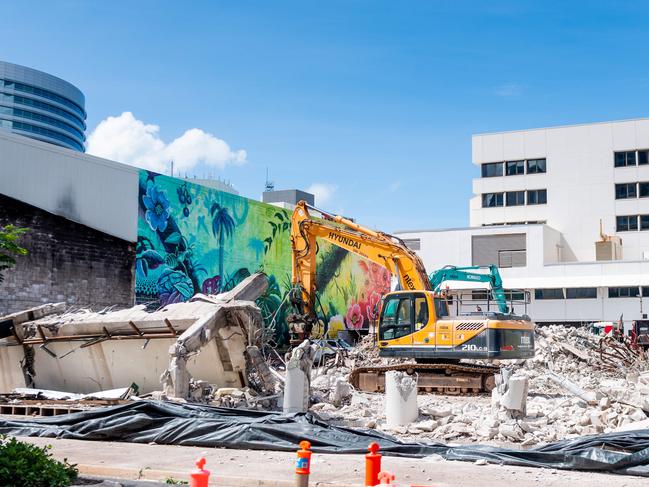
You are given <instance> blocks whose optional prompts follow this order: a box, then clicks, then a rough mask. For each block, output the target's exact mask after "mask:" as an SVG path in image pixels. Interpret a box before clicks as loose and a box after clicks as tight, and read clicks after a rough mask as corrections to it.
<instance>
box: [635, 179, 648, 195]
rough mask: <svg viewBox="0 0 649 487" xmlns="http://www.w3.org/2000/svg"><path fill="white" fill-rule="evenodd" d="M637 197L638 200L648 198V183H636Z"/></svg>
mask: <svg viewBox="0 0 649 487" xmlns="http://www.w3.org/2000/svg"><path fill="white" fill-rule="evenodd" d="M638 195H639V196H640V198H646V197H647V196H649V182H642V183H638Z"/></svg>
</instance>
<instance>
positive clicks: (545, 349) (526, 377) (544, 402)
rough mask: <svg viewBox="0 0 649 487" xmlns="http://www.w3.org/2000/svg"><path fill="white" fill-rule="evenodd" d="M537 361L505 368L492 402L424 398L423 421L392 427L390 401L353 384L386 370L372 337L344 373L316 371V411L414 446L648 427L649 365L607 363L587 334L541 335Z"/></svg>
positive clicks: (526, 441) (557, 330)
mask: <svg viewBox="0 0 649 487" xmlns="http://www.w3.org/2000/svg"><path fill="white" fill-rule="evenodd" d="M537 331H538V333H537V341H536V349H537V352H536V356H535V357H534V358H533V359H530V360H520V361H515V362H514V363H511V362H510V363H506V362H503V363H501V364H500V365H501V366H503V369H501V373H500V374H499V375H497V376H496V384H497V386H496V388H495V389H494V390H493V391H492V395H491V397H488V396H443V395H433V394H420V395H419V396H418V402H419V417H418V419H417V421H414V422H412V423H411V424H409V425H407V426H396V427H389V426H388V425H387V422H386V417H385V411H384V402H385V396H384V395H383V394H370V393H363V392H360V391H355V390H353V388H352V387H351V386H350V385H349V383H347V382H346V377H347V376H348V374H349V372H350V371H351V368H353V367H354V366H358V365H386V364H388V363H390V362H391V360H386V359H381V358H379V357H378V354H377V353H376V351H375V349H374V347H373V344H372V342H371V339H370V338H366V339H364V340H363V341H362V342H361V343H360V344H359V346H358V347H357V348H356V350H355V351H354V352H352V353H350V354H349V356H348V357H347V359H346V360H345V366H343V367H337V368H336V367H333V368H328V369H318V370H314V371H313V374H312V381H311V386H312V389H313V390H312V399H313V400H314V402H315V404H314V405H313V406H312V407H311V410H312V411H314V412H316V413H317V414H318V415H319V416H320V417H321V418H323V419H325V420H329V421H331V422H333V423H335V424H339V425H344V426H352V427H360V428H371V429H377V430H381V431H385V432H387V433H390V434H394V435H396V436H398V437H400V438H402V439H409V440H424V441H425V440H443V441H453V442H460V443H462V442H491V443H498V444H501V443H516V444H520V445H522V446H524V447H525V446H528V445H537V444H541V443H546V442H551V441H556V440H559V439H564V438H574V437H578V436H582V435H589V434H596V433H602V432H612V431H625V430H627V431H628V430H633V429H643V428H647V427H649V418H648V415H649V370H647V369H648V368H649V364H648V363H646V362H645V363H641V362H638V363H634V364H632V366H630V365H629V364H628V363H627V364H622V363H620V364H619V366H618V367H616V368H612V367H610V365H608V364H605V363H603V362H602V359H601V357H600V353H599V340H600V339H601V338H600V337H598V336H596V335H593V334H591V333H589V332H588V331H587V330H585V329H576V328H566V327H562V326H549V327H544V328H539V329H538V330H537Z"/></svg>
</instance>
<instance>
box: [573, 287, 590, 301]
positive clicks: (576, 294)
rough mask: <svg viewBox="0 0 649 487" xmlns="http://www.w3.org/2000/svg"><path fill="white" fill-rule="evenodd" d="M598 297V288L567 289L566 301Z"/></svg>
mask: <svg viewBox="0 0 649 487" xmlns="http://www.w3.org/2000/svg"><path fill="white" fill-rule="evenodd" d="M596 297H597V288H596V287H568V288H566V299H595V298H596Z"/></svg>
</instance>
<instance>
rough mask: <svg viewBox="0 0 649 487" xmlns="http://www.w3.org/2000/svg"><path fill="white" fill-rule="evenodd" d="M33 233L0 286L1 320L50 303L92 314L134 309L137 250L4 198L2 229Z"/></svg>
mask: <svg viewBox="0 0 649 487" xmlns="http://www.w3.org/2000/svg"><path fill="white" fill-rule="evenodd" d="M7 224H14V225H17V226H21V227H28V228H29V229H30V231H29V232H28V233H27V234H25V236H24V237H23V238H22V239H21V245H22V246H23V247H25V248H27V249H28V250H29V255H28V256H26V257H19V258H18V259H17V260H18V264H17V265H16V267H14V268H13V269H10V270H8V271H5V272H4V282H2V283H0V316H2V315H3V314H6V313H10V312H14V311H19V310H21V309H25V308H29V307H32V306H36V305H39V304H42V303H47V302H59V301H66V302H67V303H69V304H71V305H78V306H86V307H92V308H93V309H97V308H102V307H105V306H111V305H117V306H120V307H127V306H132V305H133V303H134V262H135V244H134V243H131V242H127V241H125V240H121V239H119V238H116V237H112V236H110V235H107V234H105V233H102V232H100V231H98V230H94V229H92V228H89V227H86V226H84V225H81V224H79V223H75V222H72V221H70V220H67V219H65V218H63V217H60V216H56V215H53V214H51V213H47V212H45V211H42V210H40V209H38V208H35V207H33V206H30V205H27V204H24V203H21V202H19V201H16V200H14V199H11V198H8V197H6V196H4V195H0V226H4V225H7Z"/></svg>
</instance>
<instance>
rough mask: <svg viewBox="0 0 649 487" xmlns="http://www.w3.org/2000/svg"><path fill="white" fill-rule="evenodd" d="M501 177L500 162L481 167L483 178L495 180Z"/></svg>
mask: <svg viewBox="0 0 649 487" xmlns="http://www.w3.org/2000/svg"><path fill="white" fill-rule="evenodd" d="M502 175H503V163H502V162H490V163H489V164H483V165H482V177H483V178H495V177H498V176H502Z"/></svg>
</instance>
